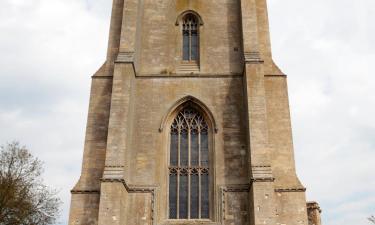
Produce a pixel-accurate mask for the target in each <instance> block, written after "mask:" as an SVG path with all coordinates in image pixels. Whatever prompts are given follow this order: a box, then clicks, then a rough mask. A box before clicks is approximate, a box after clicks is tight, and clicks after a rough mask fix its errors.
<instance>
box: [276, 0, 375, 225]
mask: <svg viewBox="0 0 375 225" xmlns="http://www.w3.org/2000/svg"><path fill="white" fill-rule="evenodd" d="M269 3H270V5H269V9H270V13H269V15H270V18H271V31H272V34H271V37H272V43H273V47H274V48H273V49H274V58H275V60H276V63H277V64H279V65H280V66H281V68H282V69H283V70H284V71H285V72H286V73H287V74H288V75H289V90H290V92H289V93H290V99H291V111H292V123H293V129H294V130H293V131H294V142H295V149H296V162H297V169H298V174H300V177H301V180H302V181H303V183H304V184H305V185H306V186H307V188H308V192H307V195H308V198H309V199H310V200H317V201H319V202H320V203H321V206H322V208H323V224H325V225H341V224H356V225H365V224H368V221H367V220H366V218H367V217H368V216H369V215H370V214H371V213H375V199H374V198H373V196H374V195H373V192H374V190H375V179H374V178H373V177H374V174H373V170H374V164H373V162H374V158H375V139H374V138H373V137H374V136H375V118H374V117H373V116H372V115H374V114H375V105H374V104H373V103H374V102H375V79H374V77H373V75H372V73H371V72H370V71H371V70H370V66H371V65H372V63H373V62H374V61H375V47H374V45H373V44H372V43H371V40H374V38H372V39H371V37H374V36H375V29H374V27H373V26H372V25H371V21H373V20H374V19H375V14H374V13H373V12H374V9H375V2H373V1H350V0H331V1H323V0H317V1H307V0H301V1H291V0H284V1H278V0H270V1H269Z"/></svg>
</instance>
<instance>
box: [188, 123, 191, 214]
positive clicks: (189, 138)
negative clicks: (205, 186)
mask: <svg viewBox="0 0 375 225" xmlns="http://www.w3.org/2000/svg"><path fill="white" fill-rule="evenodd" d="M190 132H191V129H190V126H189V125H188V165H189V168H188V219H190V201H191V191H190V188H191V185H190V182H191V143H190V142H191V134H190Z"/></svg>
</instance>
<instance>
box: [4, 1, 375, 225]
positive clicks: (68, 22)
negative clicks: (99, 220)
mask: <svg viewBox="0 0 375 225" xmlns="http://www.w3.org/2000/svg"><path fill="white" fill-rule="evenodd" d="M111 2H112V1H110V0H1V1H0V76H1V77H0V143H2V144H4V143H6V142H9V141H12V140H19V141H20V142H21V144H23V145H26V146H27V147H28V148H29V149H30V150H31V151H32V152H33V154H34V155H36V156H38V157H39V158H40V159H42V160H43V161H44V162H45V174H44V175H45V182H46V183H47V184H48V185H50V186H54V187H56V188H58V189H59V190H60V196H61V198H62V200H63V201H64V205H63V210H62V216H61V218H60V223H61V224H67V220H68V211H69V202H70V193H69V191H70V189H71V188H72V187H73V185H74V183H75V182H76V181H77V180H78V178H79V174H80V169H81V160H82V153H83V142H84V133H85V125H86V117H87V110H88V100H89V88H90V76H91V75H92V74H93V73H94V72H95V71H96V70H97V69H98V68H99V66H100V65H101V64H102V63H103V62H104V58H105V54H106V47H107V39H108V29H109V19H110V8H111ZM268 4H269V16H270V26H271V37H272V47H273V55H274V59H275V61H276V63H277V64H278V65H279V66H280V68H281V69H282V70H283V71H284V72H285V73H286V74H287V75H288V82H289V96H290V105H291V113H292V124H293V133H294V144H295V154H296V163H297V170H298V175H299V176H300V178H301V180H302V182H303V183H304V185H305V186H306V187H307V197H308V200H316V201H318V202H319V203H320V205H321V207H322V209H323V214H322V216H323V225H366V224H367V225H368V224H369V222H368V221H367V220H366V218H367V217H368V216H369V215H370V214H375V172H374V171H375V116H374V115H375V104H374V103H375V74H374V72H373V70H372V72H370V66H373V65H374V64H375V44H374V43H375V1H374V0H314V1H311V0H268Z"/></svg>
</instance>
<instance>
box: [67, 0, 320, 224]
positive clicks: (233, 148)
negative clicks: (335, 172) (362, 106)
mask: <svg viewBox="0 0 375 225" xmlns="http://www.w3.org/2000/svg"><path fill="white" fill-rule="evenodd" d="M186 10H194V11H195V12H196V13H197V14H199V16H200V17H201V19H202V24H201V26H200V29H199V33H200V43H199V44H200V59H199V71H195V72H194V73H181V72H179V71H180V70H179V69H180V67H181V56H182V52H181V47H182V33H181V26H180V24H181V23H179V20H178V18H179V15H181V13H183V12H185V11H186ZM184 101H191V102H194V104H198V105H199V107H201V108H202V111H203V112H204V113H206V114H207V115H206V116H207V118H208V119H209V120H210V121H208V123H209V124H210V125H211V127H210V128H211V132H210V134H209V139H210V142H209V145H210V151H211V152H210V163H211V164H210V177H211V178H210V179H211V180H210V182H211V183H210V196H209V197H210V210H211V211H210V215H211V216H210V220H211V221H206V222H205V223H203V224H205V225H209V224H210V225H218V224H220V225H259V224H267V225H275V224H287V225H307V209H306V200H305V193H304V191H305V189H304V187H303V186H302V185H301V183H300V181H299V179H298V178H297V175H296V171H295V165H294V155H293V143H292V131H291V124H290V112H289V102H288V92H287V83H286V77H285V76H284V75H283V73H282V72H281V71H280V70H279V69H278V68H277V66H276V65H275V64H274V62H273V60H272V55H271V47H270V38H269V29H268V16H267V5H266V0H205V1H201V0H178V1H175V0H163V1H160V0H158V1H156V0H113V11H112V19H111V28H110V35H109V44H108V53H107V60H106V63H105V64H104V65H103V66H102V67H101V68H100V70H99V71H98V72H97V73H96V74H95V76H94V79H93V83H92V89H91V98H90V108H89V117H88V123H87V131H86V132H87V133H86V141H85V149H84V160H83V167H82V175H81V178H80V180H79V182H78V183H77V185H76V186H75V187H74V189H73V191H72V194H73V195H72V203H71V214H70V221H69V224H70V225H97V224H98V225H108V224H117V225H167V224H169V225H170V224H184V225H187V224H194V221H182V222H181V221H180V222H176V221H170V220H167V218H168V157H169V156H168V154H169V152H168V147H169V128H170V125H171V122H172V120H173V115H174V114H173V113H175V112H174V111H173V110H174V109H175V108H174V107H175V106H176V104H181V103H183V102H184ZM99 208H100V210H99ZM310 208H313V207H310ZM310 208H309V209H310ZM309 212H310V213H309V218H312V219H310V221H318V219H317V218H318V217H317V215H318V214H317V211H316V210H315V211H314V210H310V211H309ZM313 219H314V220H313ZM309 225H320V224H316V222H312V224H309Z"/></svg>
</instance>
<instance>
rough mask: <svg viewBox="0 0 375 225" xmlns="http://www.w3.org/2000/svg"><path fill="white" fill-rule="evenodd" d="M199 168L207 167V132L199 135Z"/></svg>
mask: <svg viewBox="0 0 375 225" xmlns="http://www.w3.org/2000/svg"><path fill="white" fill-rule="evenodd" d="M201 166H208V134H207V131H203V132H202V133H201Z"/></svg>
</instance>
